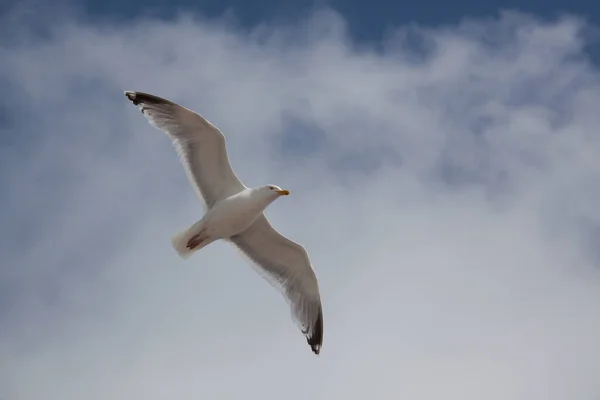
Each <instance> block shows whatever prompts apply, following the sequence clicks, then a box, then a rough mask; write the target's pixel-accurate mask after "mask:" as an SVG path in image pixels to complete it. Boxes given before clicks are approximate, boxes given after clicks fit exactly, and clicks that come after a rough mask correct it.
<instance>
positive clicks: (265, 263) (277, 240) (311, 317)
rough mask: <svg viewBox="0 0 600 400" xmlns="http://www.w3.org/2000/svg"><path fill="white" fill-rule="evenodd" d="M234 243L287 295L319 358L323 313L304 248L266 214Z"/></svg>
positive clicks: (314, 277)
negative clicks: (274, 226) (272, 224)
mask: <svg viewBox="0 0 600 400" xmlns="http://www.w3.org/2000/svg"><path fill="white" fill-rule="evenodd" d="M230 241H231V242H232V243H233V244H234V245H236V246H237V247H238V248H239V249H240V250H241V251H242V253H244V254H245V255H246V256H247V257H248V258H250V260H251V261H252V262H253V263H252V265H253V266H254V267H255V269H256V270H257V272H258V273H259V274H260V275H261V276H262V277H263V278H265V279H266V280H267V281H268V282H269V283H270V284H271V285H273V286H274V287H275V288H277V289H278V290H279V291H280V292H281V293H282V294H283V296H284V297H285V299H286V301H287V302H288V303H289V305H290V309H291V314H292V318H293V320H294V322H295V323H296V324H297V325H298V327H299V328H300V329H301V331H302V333H304V335H305V336H306V340H307V342H308V344H309V345H310V346H311V348H312V350H313V352H315V354H319V351H320V349H321V346H322V343H323V309H322V306H321V299H320V294H319V284H318V281H317V277H316V275H315V272H314V270H313V268H312V266H311V263H310V259H309V257H308V253H307V252H306V250H305V249H304V247H302V246H301V245H299V244H298V243H295V242H293V241H291V240H290V239H288V238H286V237H285V236H283V235H281V234H280V233H278V232H277V231H276V230H275V229H274V228H273V227H272V226H271V224H269V221H267V218H266V217H265V216H264V214H261V215H260V216H259V217H258V219H257V220H256V221H255V222H254V223H253V224H252V225H251V226H250V227H249V228H248V229H246V230H245V231H244V232H242V233H240V234H238V235H235V236H232V237H231V238H230Z"/></svg>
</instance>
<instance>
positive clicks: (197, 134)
mask: <svg viewBox="0 0 600 400" xmlns="http://www.w3.org/2000/svg"><path fill="white" fill-rule="evenodd" d="M125 95H126V96H127V98H128V99H129V100H131V101H132V102H133V104H135V105H136V106H138V108H139V109H140V110H141V111H142V113H143V114H144V116H145V117H146V118H147V119H148V122H149V123H150V124H151V125H152V126H153V127H155V128H157V129H159V130H161V131H163V132H165V133H166V134H167V135H169V137H170V138H171V139H172V141H173V144H174V146H175V148H176V149H177V152H178V153H179V155H180V159H181V161H182V164H183V166H184V169H185V171H186V174H187V176H188V179H189V180H190V183H191V184H192V185H193V186H194V187H195V188H196V191H197V193H198V195H199V197H200V199H201V200H202V201H203V202H204V205H205V207H206V208H211V207H212V206H213V205H214V204H215V203H216V202H217V201H219V200H222V199H224V198H227V197H229V196H231V195H233V194H236V193H239V192H241V191H242V190H244V189H246V186H245V185H244V184H243V183H242V182H241V181H240V180H239V178H238V177H237V176H236V174H235V172H234V171H233V169H232V168H231V164H230V163H229V158H228V156H227V149H226V146H225V136H224V135H223V133H222V132H221V131H220V130H219V129H218V128H217V127H216V126H214V125H213V124H211V123H210V122H209V121H208V120H206V119H205V118H204V117H202V116H201V115H199V114H197V113H195V112H193V111H192V110H190V109H188V108H185V107H182V106H180V105H178V104H176V103H173V102H172V101H169V100H166V99H163V98H162V97H158V96H154V95H151V94H147V93H142V92H129V91H126V92H125Z"/></svg>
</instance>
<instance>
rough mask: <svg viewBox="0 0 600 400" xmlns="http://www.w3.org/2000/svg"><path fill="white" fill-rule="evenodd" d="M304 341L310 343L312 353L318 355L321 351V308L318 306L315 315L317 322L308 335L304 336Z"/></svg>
mask: <svg viewBox="0 0 600 400" xmlns="http://www.w3.org/2000/svg"><path fill="white" fill-rule="evenodd" d="M306 341H307V342H308V344H309V345H310V348H311V349H312V351H313V353H315V354H316V355H319V353H320V352H321V346H322V345H323V309H322V307H319V316H318V317H317V323H316V324H315V328H314V329H313V332H312V334H311V335H310V336H308V337H307V338H306Z"/></svg>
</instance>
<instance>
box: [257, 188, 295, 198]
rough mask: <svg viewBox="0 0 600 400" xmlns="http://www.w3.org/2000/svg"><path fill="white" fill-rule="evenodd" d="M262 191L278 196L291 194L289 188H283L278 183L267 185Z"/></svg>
mask: <svg viewBox="0 0 600 400" xmlns="http://www.w3.org/2000/svg"><path fill="white" fill-rule="evenodd" d="M261 191H264V192H265V193H268V194H269V195H271V196H275V197H276V198H277V197H279V196H287V195H289V194H290V191H289V190H283V189H282V188H280V187H279V186H277V185H266V186H263V187H262V188H261Z"/></svg>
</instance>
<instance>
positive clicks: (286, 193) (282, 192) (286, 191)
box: [277, 190, 290, 196]
mask: <svg viewBox="0 0 600 400" xmlns="http://www.w3.org/2000/svg"><path fill="white" fill-rule="evenodd" d="M277 193H279V194H280V195H282V196H287V195H288V194H290V191H289V190H278V191H277Z"/></svg>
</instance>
